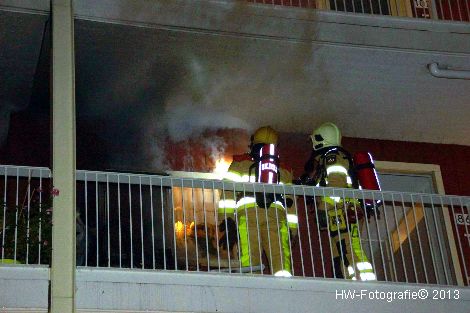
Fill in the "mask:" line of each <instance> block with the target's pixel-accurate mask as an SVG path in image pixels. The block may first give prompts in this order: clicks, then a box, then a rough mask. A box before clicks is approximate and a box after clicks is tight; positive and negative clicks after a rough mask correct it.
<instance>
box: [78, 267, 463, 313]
mask: <svg viewBox="0 0 470 313" xmlns="http://www.w3.org/2000/svg"><path fill="white" fill-rule="evenodd" d="M77 287H78V291H77V293H78V294H77V299H78V303H77V306H78V307H79V308H81V309H88V310H92V309H99V310H113V309H116V310H119V309H120V310H123V309H125V310H129V311H132V312H134V311H146V310H149V311H154V310H159V311H164V312H175V311H176V312H296V313H297V312H312V310H313V309H314V308H315V311H317V312H340V311H341V310H342V309H343V308H344V307H345V306H346V305H347V307H348V310H350V311H351V312H375V311H377V310H379V311H380V312H400V311H403V312H423V313H424V312H426V313H428V312H445V311H448V312H467V311H466V310H467V308H468V306H469V305H470V290H469V289H463V288H460V289H455V288H453V287H445V286H427V285H405V284H397V283H379V282H376V283H372V282H367V283H366V282H353V281H344V280H332V279H302V278H277V277H276V278H275V277H271V276H269V277H267V276H264V277H261V276H259V275H221V274H207V273H187V272H163V271H160V272H158V271H135V270H125V269H123V270H117V269H85V268H81V269H78V272H77ZM434 290H436V291H437V290H439V291H440V290H442V293H443V294H444V293H450V294H451V296H452V295H454V294H455V295H457V294H458V298H459V299H439V300H434V299H432V296H433V292H435V291H434ZM343 291H344V293H342V292H343ZM375 291H377V292H379V293H378V295H379V296H380V295H386V296H387V295H393V293H395V294H397V293H399V292H401V293H403V292H405V291H407V292H409V293H410V294H411V293H412V292H415V293H418V292H421V293H427V294H428V295H429V298H427V299H425V300H419V299H415V300H413V299H408V300H398V299H395V300H393V299H391V300H390V301H387V299H386V298H385V299H378V300H376V299H369V298H368V295H369V293H370V292H372V293H374V292H375ZM346 294H348V295H349V296H346ZM361 294H363V296H362V299H361V296H360V295H361ZM352 295H355V296H354V297H355V298H354V299H351V298H350V297H351V296H352ZM346 297H348V299H346ZM455 297H457V296H455ZM341 298H343V299H341Z"/></svg>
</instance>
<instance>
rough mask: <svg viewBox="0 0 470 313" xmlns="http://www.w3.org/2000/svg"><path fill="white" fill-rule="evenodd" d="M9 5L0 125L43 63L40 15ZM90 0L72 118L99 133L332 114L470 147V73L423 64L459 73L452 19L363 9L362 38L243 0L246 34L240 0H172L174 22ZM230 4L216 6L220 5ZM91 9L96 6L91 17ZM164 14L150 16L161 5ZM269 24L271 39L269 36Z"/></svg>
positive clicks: (184, 132)
mask: <svg viewBox="0 0 470 313" xmlns="http://www.w3.org/2000/svg"><path fill="white" fill-rule="evenodd" d="M2 2H3V3H2ZM12 2H14V1H5V0H2V1H0V47H1V50H0V55H1V56H2V57H1V58H0V81H1V82H2V84H1V85H0V101H1V102H0V113H1V114H0V117H1V118H2V120H1V121H0V125H1V127H0V128H2V129H3V130H4V131H5V128H6V127H7V125H8V123H7V121H8V116H9V113H10V112H13V111H18V110H21V109H23V108H25V107H26V106H28V104H29V103H31V99H34V98H35V97H41V96H42V97H44V94H37V93H38V92H39V93H40V91H38V90H35V89H34V88H32V87H33V85H34V81H35V80H36V83H37V81H38V80H39V81H40V80H41V79H44V77H41V75H40V74H41V73H43V74H44V73H47V68H39V67H41V66H42V67H45V66H48V62H41V60H40V57H39V56H40V50H41V43H42V42H43V33H44V26H45V22H46V20H47V19H48V17H47V15H41V14H37V13H42V11H41V10H40V9H39V11H34V10H33V11H31V8H29V9H28V11H27V12H26V13H25V10H23V9H22V10H21V12H12V11H17V10H11V7H8V8H7V9H8V12H7V11H1V9H2V8H3V9H4V10H5V8H6V5H11V3H12ZM46 2H48V1H44V3H46ZM176 2H178V3H182V1H176ZM202 2H204V1H202ZM207 2H209V3H212V2H211V1H207ZM5 3H6V4H5ZM44 3H43V4H44ZM90 3H92V2H88V1H80V2H78V3H77V10H78V11H79V13H77V14H78V15H79V16H78V17H79V20H78V21H77V23H76V25H75V30H76V42H75V44H76V66H77V68H76V73H77V79H76V82H77V85H76V95H77V108H78V115H79V117H80V118H89V119H96V120H97V121H98V120H100V121H106V120H108V121H109V125H110V127H111V128H112V129H110V134H113V133H114V132H115V130H116V129H118V128H120V127H122V126H123V125H125V126H126V129H128V130H129V132H130V133H135V134H138V133H141V132H146V131H154V130H155V128H165V129H166V131H168V132H169V133H170V134H171V135H172V136H174V138H176V139H179V138H183V137H184V136H189V135H191V134H193V133H194V132H197V131H200V130H202V129H204V128H206V127H208V128H224V127H230V128H246V129H253V128H255V127H257V126H260V125H264V124H271V125H272V126H274V127H276V128H277V129H279V130H281V131H285V132H301V133H308V132H310V131H311V130H312V128H313V127H315V126H316V125H318V124H319V123H321V122H323V121H334V122H336V123H337V124H338V125H339V126H340V128H341V129H342V131H343V134H344V135H346V136H349V137H363V138H378V139H391V140H406V141H420V142H433V143H455V144H463V145H470V123H469V122H468V121H469V118H470V100H469V99H470V81H468V80H467V81H464V80H449V79H439V78H435V77H432V76H431V75H430V74H429V72H428V70H427V68H426V65H427V64H429V63H431V62H439V63H441V64H446V65H449V66H451V67H454V68H457V69H467V70H470V49H467V47H468V46H469V45H468V43H467V44H465V43H464V42H465V41H464V40H465V39H466V40H467V41H468V42H470V28H469V27H468V26H465V25H463V26H462V25H456V26H455V25H454V26H455V27H456V29H458V31H454V30H453V29H451V30H449V28H443V29H441V28H438V29H437V31H436V32H431V33H432V34H431V35H432V36H431V37H429V36H428V37H426V36H427V35H421V33H423V34H424V33H425V31H426V28H427V29H428V30H429V29H431V30H432V27H431V26H430V25H429V23H428V24H423V23H422V22H421V21H419V22H416V24H413V22H410V21H409V20H406V21H405V22H406V23H405V22H403V23H405V24H406V25H405V26H406V27H404V26H403V25H401V24H400V25H398V26H397V25H394V24H393V23H392V24H393V25H391V26H383V25H384V23H385V24H386V23H387V22H386V19H385V20H384V19H376V20H374V21H372V22H371V21H370V20H367V18H368V17H367V18H366V20H365V21H366V22H367V23H369V24H370V23H372V24H373V25H372V24H371V25H372V26H370V27H368V28H367V30H366V31H371V29H375V28H380V32H379V33H370V34H371V36H366V35H364V37H361V34H362V33H364V32H363V30H362V29H356V28H355V27H356V26H357V25H358V24H360V23H359V22H354V23H355V24H356V25H351V27H349V28H341V27H343V26H344V25H343V26H342V24H341V23H339V22H338V23H336V22H331V21H330V20H328V15H325V16H323V17H321V18H323V19H324V23H316V24H315V26H314V27H312V28H309V29H306V28H305V27H304V26H302V28H301V29H302V30H303V33H302V36H300V37H296V35H295V34H294V35H292V36H290V35H289V36H286V35H283V34H284V33H283V32H284V30H283V29H280V27H281V26H280V24H279V23H277V22H276V21H278V20H279V19H282V21H283V23H285V22H286V20H291V23H293V24H292V25H294V26H293V27H299V26H298V25H297V24H298V23H297V22H299V21H303V22H305V18H304V16H303V15H302V14H305V13H304V12H301V13H298V12H300V11H296V10H286V11H285V12H286V13H283V12H284V11H282V9H275V10H272V9H271V8H267V9H265V8H264V7H263V8H261V7H260V6H254V9H253V10H254V11H253V12H252V13H251V15H250V17H251V18H252V17H253V16H256V17H257V18H259V15H260V14H261V13H260V12H262V13H263V12H264V13H263V14H265V15H264V17H261V19H260V20H256V21H255V22H256V25H255V26H256V27H257V28H258V29H259V33H258V34H257V32H258V31H257V30H256V27H254V28H255V31H250V32H245V31H244V30H243V29H241V26H239V28H240V31H239V32H235V31H234V29H236V28H237V23H236V22H237V21H238V20H240V19H241V17H243V16H244V17H246V15H244V14H245V13H243V12H244V11H240V10H241V9H240V8H238V7H237V8H236V9H237V12H236V13H233V14H232V15H231V16H225V18H222V17H220V16H211V14H212V13H211V12H213V11H214V10H215V9H214V8H213V7H209V8H208V9H207V10H206V11H201V10H195V11H188V10H182V11H180V12H176V13H177V14H178V16H181V19H180V20H179V23H180V25H177V26H178V27H176V26H175V25H174V23H173V22H168V23H167V22H164V21H163V22H162V21H158V22H155V21H152V18H154V16H150V15H152V14H153V15H155V14H156V13H155V12H156V11H155V12H154V11H152V10H148V9H147V7H145V6H143V5H142V7H140V11H139V10H137V12H136V8H139V7H138V6H137V7H136V4H135V3H139V1H137V2H133V3H132V1H124V0H119V1H115V2H113V3H114V4H112V2H111V1H102V2H99V3H101V4H102V5H100V7H99V8H98V9H101V10H102V11H100V10H97V8H93V10H92V9H91V8H87V6H88V5H89V6H92V5H91V4H90ZM131 3H132V4H131ZM141 3H144V4H145V5H149V2H148V1H142V2H141ZM155 3H157V4H152V9H154V10H157V11H158V10H162V12H165V11H164V10H165V9H168V8H167V7H165V6H164V5H163V4H162V3H166V2H165V1H155ZM2 4H3V5H4V6H3V7H1V5H2ZM119 4H120V5H119ZM124 4H125V5H127V7H126V6H125V5H124ZM213 5H215V4H213ZM216 5H220V4H216ZM154 6H156V7H154ZM231 8H232V9H233V7H230V6H226V5H225V6H224V7H223V9H224V10H225V11H227V12H230V9H231ZM34 9H35V10H38V8H37V7H36V8H34ZM186 9H188V8H187V5H186ZM195 9H201V8H200V7H195ZM245 9H246V8H245ZM168 10H169V9H168ZM211 10H212V11H211ZM270 10H271V11H270ZM91 11H93V12H98V13H93V14H95V15H94V16H90V12H91ZM102 12H106V13H102ZM129 12H132V16H129V14H130V13H129ZM168 12H169V14H168V15H165V14H163V13H162V14H161V15H165V16H170V15H171V14H170V13H171V12H170V10H169V11H168ZM188 12H190V13H188ZM240 12H242V13H240ZM176 13H175V12H173V14H176ZM80 14H81V15H80ZM192 14H193V15H197V14H199V15H198V17H199V18H201V16H205V19H206V20H210V21H211V23H212V24H211V25H215V24H217V23H219V24H220V23H222V22H225V23H226V24H227V25H228V24H230V25H231V26H230V27H231V28H230V29H229V30H227V29H219V28H218V27H211V26H210V25H209V26H208V25H206V24H204V23H202V22H201V23H200V24H199V26H198V25H195V24H194V22H193V20H191V19H189V17H190V16H191V15H192ZM204 14H205V15H204ZM283 14H284V15H283ZM298 14H301V15H302V16H300V17H299V16H298ZM185 18H188V19H186V20H185ZM308 18H310V17H308ZM308 18H307V22H308ZM335 18H336V17H335ZM337 18H345V19H346V20H348V18H349V17H342V16H337ZM194 20H195V19H194ZM185 21H186V22H185ZM189 21H191V22H189ZM260 21H261V22H260ZM263 21H264V22H263ZM184 23H187V24H188V25H189V24H191V25H190V27H184ZM214 23H215V24H214ZM260 23H261V24H260ZM263 23H266V25H264V24H263ZM296 23H297V24H296ZM348 23H350V22H349V20H348ZM367 23H366V24H367ZM374 23H375V24H374ZM170 24H172V25H170ZM442 24H443V25H447V26H446V27H454V26H453V25H452V24H448V23H447V24H446V23H442ZM181 25H183V26H181ZM224 25H225V24H224ZM296 25H297V26H296ZM377 25H379V26H377ZM381 25H382V26H381ZM449 25H450V26H449ZM468 25H470V24H468ZM227 27H229V26H227ZM322 27H323V28H322ZM436 27H437V26H436ZM277 28H279V29H277ZM369 28H370V29H369ZM266 29H268V30H266ZM423 29H424V30H423ZM278 30H279V33H280V34H282V36H279V37H278V36H275V35H269V34H268V33H267V32H269V31H271V32H277V31H278ZM309 32H310V34H306V33H309ZM428 33H430V32H429V31H428ZM267 34H268V35H267ZM366 34H367V32H366ZM377 34H380V36H378V35H377ZM306 36H307V37H308V36H310V37H308V38H310V39H311V40H305V38H307V37H306ZM452 36H454V37H455V36H457V37H455V38H456V39H455V40H457V42H453V41H452V40H453V39H452V38H454V37H452ZM325 38H330V39H325ZM331 38H332V39H331ZM335 38H336V39H335ZM427 38H431V39H433V40H432V41H436V42H431V43H429V40H427ZM449 38H451V39H452V40H451V39H449ZM349 39H350V40H349ZM440 39H441V41H439V40H440ZM348 40H349V41H350V42H348ZM459 40H462V41H461V42H459ZM361 42H364V44H361ZM371 43H372V44H371ZM373 43H375V44H373ZM421 43H422V46H423V49H420V48H419V46H420V45H421ZM41 55H42V57H43V58H44V53H43V54H41ZM45 55H46V56H47V52H46V53H45ZM38 64H39V66H38ZM35 73H36V74H35ZM38 73H39V74H38ZM36 89H37V88H36ZM46 100H47V97H46ZM0 135H1V133H0ZM0 139H1V138H0ZM130 140H132V139H130Z"/></svg>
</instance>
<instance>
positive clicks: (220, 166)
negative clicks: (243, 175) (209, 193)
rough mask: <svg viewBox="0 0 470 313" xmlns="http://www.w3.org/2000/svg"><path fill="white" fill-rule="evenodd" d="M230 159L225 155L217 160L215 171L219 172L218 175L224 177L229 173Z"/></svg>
mask: <svg viewBox="0 0 470 313" xmlns="http://www.w3.org/2000/svg"><path fill="white" fill-rule="evenodd" d="M230 163H231V162H230V161H228V160H227V159H226V158H225V157H222V158H220V159H218V160H217V161H216V162H215V167H214V171H213V173H215V174H217V176H218V177H219V178H220V179H222V178H224V176H225V173H227V171H228V168H229V167H230Z"/></svg>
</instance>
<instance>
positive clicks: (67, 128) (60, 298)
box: [50, 0, 76, 313]
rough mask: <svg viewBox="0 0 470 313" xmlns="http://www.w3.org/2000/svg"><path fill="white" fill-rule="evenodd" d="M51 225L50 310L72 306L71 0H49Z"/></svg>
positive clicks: (55, 311)
mask: <svg viewBox="0 0 470 313" xmlns="http://www.w3.org/2000/svg"><path fill="white" fill-rule="evenodd" d="M51 3H52V162H53V165H52V173H53V174H52V175H53V176H52V178H53V181H54V188H56V189H58V190H59V194H58V195H56V196H55V197H54V200H53V207H54V213H53V214H54V226H53V228H52V248H53V249H52V262H51V304H50V306H51V307H50V312H52V313H66V312H67V313H68V312H71V313H73V312H75V241H76V234H75V223H76V222H75V221H76V220H75V219H76V208H75V206H76V204H75V70H74V32H73V9H72V0H52V2H51Z"/></svg>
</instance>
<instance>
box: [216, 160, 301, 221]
mask: <svg viewBox="0 0 470 313" xmlns="http://www.w3.org/2000/svg"><path fill="white" fill-rule="evenodd" d="M252 164H253V161H252V160H251V159H249V157H248V156H247V157H246V158H244V159H241V160H234V161H233V162H232V163H231V164H230V167H229V169H228V171H227V173H226V175H225V177H224V179H226V180H230V181H234V182H254V181H255V176H254V172H252V173H251V175H252V176H251V177H249V170H250V166H251V165H252ZM279 172H280V184H285V185H288V184H291V183H292V178H293V175H292V173H291V172H290V171H287V170H285V169H283V168H280V170H279ZM269 193H270V190H266V194H269ZM288 198H290V199H291V200H292V203H293V205H291V206H290V207H288V208H287V212H286V214H287V222H288V225H289V228H291V229H297V226H298V219H297V214H296V206H295V205H294V201H295V199H294V197H293V196H292V195H285V196H284V201H282V200H275V201H274V202H273V203H272V204H271V205H270V208H277V209H279V210H282V211H285V210H286V208H285V207H286V204H287V202H288V201H287V199H288ZM255 206H256V199H255V196H254V195H253V193H248V192H247V193H243V192H237V193H234V192H233V191H224V192H222V194H221V195H220V201H219V208H218V213H219V218H220V219H221V220H223V219H225V218H226V217H232V218H233V217H234V215H235V213H237V214H243V213H244V211H245V210H247V209H250V208H254V207H255Z"/></svg>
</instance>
